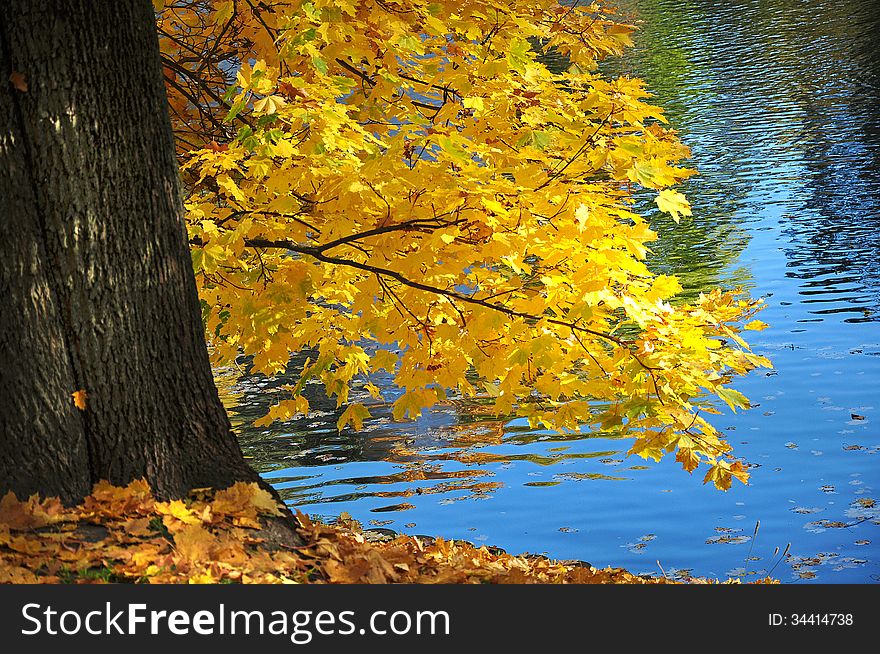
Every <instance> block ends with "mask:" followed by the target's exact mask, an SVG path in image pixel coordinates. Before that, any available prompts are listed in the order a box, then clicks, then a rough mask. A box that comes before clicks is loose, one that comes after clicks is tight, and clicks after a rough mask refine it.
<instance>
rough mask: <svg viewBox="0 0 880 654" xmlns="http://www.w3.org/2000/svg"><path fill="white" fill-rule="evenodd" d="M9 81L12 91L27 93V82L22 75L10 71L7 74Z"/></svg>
mask: <svg viewBox="0 0 880 654" xmlns="http://www.w3.org/2000/svg"><path fill="white" fill-rule="evenodd" d="M9 81H10V83H11V84H12V87H13V88H14V89H16V90H18V91H21V92H22V93H27V91H28V85H27V80H26V79H25V78H24V75H22V74H21V73H19V72H18V71H12V72H11V73H10V74H9Z"/></svg>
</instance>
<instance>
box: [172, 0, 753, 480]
mask: <svg viewBox="0 0 880 654" xmlns="http://www.w3.org/2000/svg"><path fill="white" fill-rule="evenodd" d="M632 29H633V28H632V27H631V26H629V25H625V24H622V23H621V22H620V21H619V20H618V19H616V18H615V17H614V16H613V15H612V14H610V13H608V12H606V11H605V10H604V9H603V8H602V7H601V6H599V5H597V4H590V5H579V4H574V5H571V6H568V5H567V6H562V5H560V4H558V3H557V2H555V1H549V0H541V1H539V2H525V1H514V2H505V3H498V2H496V1H494V0H473V1H471V0H469V1H467V2H464V1H463V0H441V1H437V2H427V1H425V0H399V1H396V2H394V3H391V4H387V3H378V2H373V1H368V0H349V1H347V2H343V3H340V2H330V1H329V0H328V1H326V2H325V1H323V0H312V1H310V2H301V1H299V0H272V1H269V2H263V3H259V4H255V3H230V2H208V3H204V2H192V3H187V2H178V3H174V6H173V9H171V8H166V9H163V10H162V12H161V13H160V14H159V30H160V36H161V37H162V38H161V43H162V50H163V56H164V58H165V62H166V68H165V72H166V80H167V81H168V89H169V94H170V102H171V110H172V118H173V121H174V125H175V129H176V131H177V134H178V137H179V139H178V144H179V151H180V153H181V160H182V162H183V164H184V165H183V171H184V175H185V181H186V183H187V189H188V201H187V209H188V219H187V223H188V229H189V236H190V243H191V244H192V248H193V250H192V253H193V265H194V269H195V272H196V276H197V280H198V285H199V293H200V295H201V298H202V300H203V306H204V320H205V326H206V332H207V335H208V338H209V340H210V344H211V351H212V355H213V357H214V362H215V363H216V364H217V365H218V366H224V365H228V364H231V363H233V362H235V361H236V359H237V358H238V357H239V356H241V355H247V356H250V357H252V362H253V369H254V371H256V372H259V373H263V374H265V375H269V376H272V375H276V374H278V373H280V372H282V371H284V370H285V369H286V368H287V366H288V363H289V361H290V357H291V354H292V353H295V352H300V351H304V350H307V351H309V352H314V353H315V354H314V355H312V356H311V357H310V359H309V361H308V362H307V363H306V365H305V366H303V368H302V370H301V371H300V378H299V380H298V382H297V383H295V384H294V385H293V386H292V387H291V389H290V393H291V394H290V399H289V400H285V401H284V402H283V403H282V404H280V405H278V406H277V407H275V408H273V409H271V410H270V411H269V414H268V415H267V417H266V418H265V419H264V420H262V421H260V424H264V425H265V424H268V423H269V422H271V421H273V420H286V419H288V418H290V417H292V416H293V415H296V414H298V413H304V412H307V411H308V403H307V402H305V400H304V399H303V398H302V394H301V393H302V390H303V388H304V386H305V384H306V383H307V382H309V381H312V380H318V381H320V382H321V383H322V384H323V386H324V388H325V389H326V392H327V394H328V395H330V396H332V397H335V398H336V401H337V403H338V405H339V406H340V407H343V406H345V405H346V404H348V395H349V390H350V388H351V383H352V381H353V380H356V379H363V378H365V377H366V376H367V375H369V374H370V373H372V372H375V371H376V370H379V369H384V370H387V371H389V372H390V373H392V375H393V380H394V383H395V384H396V385H397V386H398V387H400V388H401V389H402V391H403V394H402V395H401V396H400V397H399V399H397V400H396V401H395V403H394V415H395V417H396V418H403V417H405V416H409V417H415V416H417V415H419V413H420V412H421V411H422V410H423V409H425V408H427V407H429V406H431V405H432V404H434V403H436V402H438V401H442V400H443V399H444V398H445V397H447V396H448V395H449V394H452V395H455V396H457V397H461V398H474V397H491V398H493V401H494V402H495V408H496V411H497V413H498V414H499V415H508V414H517V415H520V416H524V417H526V418H527V419H528V420H529V422H530V423H531V424H532V425H534V426H541V427H545V428H550V429H563V430H564V429H579V428H580V426H582V425H591V426H594V427H597V428H601V429H604V430H607V431H610V432H612V433H614V434H616V435H620V436H630V437H632V438H633V439H634V445H633V447H632V450H631V451H632V452H633V453H637V454H639V455H641V456H646V457H651V458H655V459H656V458H659V457H660V456H662V455H663V454H664V453H667V452H672V451H674V450H676V449H677V448H679V447H680V443H681V442H682V440H683V439H684V438H685V437H686V438H687V442H688V443H689V445H688V446H687V447H686V448H685V450H686V451H685V452H684V453H681V454H680V456H679V460H680V461H681V462H682V464H683V466H684V467H685V469H687V470H693V469H694V468H695V467H696V466H697V465H698V463H700V462H702V461H705V462H706V463H708V465H709V466H710V471H713V475H714V476H713V475H710V476H709V477H707V479H710V480H713V481H715V483H716V486H718V487H719V488H723V487H725V486H726V479H727V477H726V476H725V475H724V474H722V471H721V470H722V469H721V468H719V467H717V464H718V463H719V462H729V454H728V452H729V446H728V445H727V444H726V443H725V442H724V441H723V440H721V438H720V435H719V434H718V432H717V431H716V430H715V429H714V427H713V426H712V425H711V424H710V423H709V422H708V421H706V420H705V418H704V417H703V416H704V415H706V414H708V413H711V412H713V411H714V410H715V409H714V408H713V407H714V404H713V400H712V398H717V399H720V400H722V401H724V402H726V403H727V404H729V405H730V406H731V407H732V408H733V407H746V406H747V401H746V400H745V398H742V397H741V396H740V395H739V394H738V393H737V392H736V391H733V390H731V389H729V388H728V384H729V383H730V382H731V381H732V380H733V379H734V378H735V377H736V376H737V375H741V374H744V373H745V372H747V371H749V370H751V369H753V368H755V367H758V366H767V365H769V362H768V361H767V360H766V359H764V358H763V357H760V356H757V355H755V354H753V353H752V352H751V351H750V349H749V347H748V345H747V344H746V342H745V341H744V340H743V339H742V338H741V337H740V336H739V332H740V331H741V330H742V325H743V323H744V322H745V321H747V320H749V319H750V318H751V317H752V316H753V315H754V313H755V312H756V311H757V310H758V309H759V308H760V303H759V302H754V301H751V300H749V299H747V298H744V297H743V296H742V295H741V294H738V293H721V292H718V291H714V292H707V293H706V294H705V295H704V296H702V297H701V298H700V299H699V301H697V302H694V303H690V304H685V303H681V302H680V301H678V300H677V299H676V298H675V294H676V293H677V292H678V291H679V290H680V286H679V285H678V283H677V281H676V280H675V279H674V278H671V277H667V276H663V275H659V276H658V275H655V274H654V273H652V271H651V270H650V269H649V267H648V266H647V265H646V258H647V257H648V255H649V254H650V250H649V246H650V243H651V242H652V241H653V240H654V239H655V238H656V234H655V233H654V231H652V229H651V228H650V226H649V225H648V223H647V222H646V221H645V219H644V218H643V217H642V216H640V215H638V214H637V213H635V212H634V211H633V201H632V197H633V196H632V193H633V190H634V189H635V188H638V187H642V188H646V189H652V190H653V191H655V192H656V193H657V195H656V203H657V206H658V208H659V209H660V210H661V211H664V212H667V213H669V214H670V215H671V216H672V217H673V218H674V219H675V220H676V221H678V220H679V219H680V217H681V216H688V215H690V214H691V209H690V205H689V204H688V202H687V199H686V198H685V197H684V195H683V194H681V193H680V192H678V191H675V190H673V189H672V188H670V187H672V186H674V185H676V184H677V183H679V182H680V181H682V180H684V179H686V178H687V177H689V176H690V175H692V174H693V173H694V171H693V170H691V169H689V168H687V167H685V166H683V165H682V162H683V161H684V160H685V159H686V158H687V156H688V154H689V153H688V150H687V148H686V147H685V146H684V145H682V143H681V142H680V141H679V140H678V137H677V135H676V133H675V132H674V131H673V130H670V129H669V128H667V127H666V126H665V125H664V124H665V119H664V118H663V113H662V111H661V110H660V109H659V108H658V107H655V106H653V105H651V104H649V103H648V102H647V100H648V98H649V93H648V91H647V90H646V89H645V86H644V84H643V83H642V82H641V80H638V79H635V78H631V77H620V78H616V79H609V78H607V77H605V76H603V75H601V74H600V73H599V72H597V66H596V64H597V62H598V61H599V60H600V59H602V58H603V57H606V56H609V55H617V54H620V53H621V52H622V49H623V48H624V47H625V46H626V45H628V44H629V43H630V39H629V34H630V32H631V31H632ZM535 44H541V48H542V49H543V50H545V51H546V50H550V49H553V50H555V51H556V52H557V53H558V54H559V55H560V56H561V57H563V58H564V59H565V60H566V62H567V64H566V66H563V67H561V68H562V69H561V70H560V69H553V70H551V69H550V68H548V67H547V66H546V65H545V64H543V63H542V62H541V60H540V59H539V58H538V52H537V50H536V46H535ZM194 52H195V53H201V55H199V56H196V57H193V56H192V53H194ZM200 57H201V58H200ZM233 61H235V62H242V63H241V64H240V66H238V67H237V69H234V70H233V69H231V68H230V65H229V62H233ZM748 327H749V328H751V329H755V328H758V327H759V322H758V321H752V322H750V323H749V324H748ZM374 395H375V396H378V392H375V393H374ZM369 415H370V414H369V409H368V407H367V406H361V405H359V404H351V405H350V406H348V407H347V408H345V409H344V412H343V413H342V414H341V416H340V417H339V420H338V426H339V428H340V429H342V428H344V427H346V426H347V425H353V426H354V427H355V428H356V429H360V428H361V426H362V423H363V421H364V420H368V419H369ZM735 476H736V477H738V478H741V479H744V478H745V474H744V473H743V474H742V475H735Z"/></svg>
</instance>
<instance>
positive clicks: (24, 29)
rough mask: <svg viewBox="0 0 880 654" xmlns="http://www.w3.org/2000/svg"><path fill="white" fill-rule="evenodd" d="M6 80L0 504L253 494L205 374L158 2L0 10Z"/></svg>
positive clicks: (41, 0) (26, 4) (0, 145)
mask: <svg viewBox="0 0 880 654" xmlns="http://www.w3.org/2000/svg"><path fill="white" fill-rule="evenodd" d="M0 75H2V80H0V83H2V90H0V438H2V440H0V493H2V492H5V491H6V490H7V489H11V490H13V491H15V492H16V493H17V494H18V495H19V496H20V497H21V496H27V495H29V494H31V493H35V492H39V493H41V494H43V495H58V496H60V497H61V498H62V499H63V500H64V501H66V502H74V501H76V500H78V499H80V498H82V497H83V496H84V495H85V494H87V493H88V492H89V491H90V489H91V486H92V484H93V483H94V482H96V481H98V480H100V479H109V480H110V481H112V482H114V483H124V482H128V481H129V480H131V479H136V478H140V477H145V478H146V479H147V480H148V481H149V482H150V484H151V485H152V486H153V489H154V490H155V491H156V492H157V494H159V495H160V496H164V497H168V496H179V495H182V494H184V493H186V492H187V491H188V490H190V489H191V488H196V487H209V486H212V487H225V486H227V485H229V484H230V483H232V482H234V481H236V480H242V479H244V480H256V479H257V478H258V477H257V475H256V473H254V472H253V471H252V470H251V469H250V468H249V467H248V466H247V464H246V463H245V461H244V459H243V458H242V455H241V451H240V449H239V447H238V443H237V441H236V439H235V436H234V435H233V434H232V432H231V429H230V426H229V422H228V419H227V416H226V413H225V411H224V409H223V406H222V405H221V403H220V401H219V399H218V396H217V390H216V388H215V386H214V382H213V378H212V374H211V369H210V365H209V362H208V355H207V350H206V348H205V340H204V333H203V328H202V324H201V319H200V312H199V303H198V302H199V301H198V297H197V294H196V287H195V279H194V277H193V272H192V267H191V263H190V255H189V250H188V246H187V242H186V234H185V227H184V223H183V214H182V211H183V210H182V204H181V199H180V190H179V182H178V170H177V163H176V161H175V157H174V144H173V141H172V135H171V128H170V124H169V120H168V115H167V104H166V97H165V90H164V86H163V83H162V77H161V71H160V65H159V52H158V43H157V38H156V33H155V25H154V22H153V13H152V6H151V3H150V2H149V0H140V1H138V2H94V1H90V0H4V2H3V3H0ZM10 76H12V81H10ZM22 81H24V82H25V83H26V85H27V89H26V90H24V87H23V85H22ZM16 86H18V87H20V88H16ZM80 389H84V390H85V391H86V392H87V394H88V400H87V407H86V409H85V410H84V411H80V410H79V409H77V408H76V407H75V405H74V402H73V399H72V395H71V394H72V393H73V392H74V391H77V390H80Z"/></svg>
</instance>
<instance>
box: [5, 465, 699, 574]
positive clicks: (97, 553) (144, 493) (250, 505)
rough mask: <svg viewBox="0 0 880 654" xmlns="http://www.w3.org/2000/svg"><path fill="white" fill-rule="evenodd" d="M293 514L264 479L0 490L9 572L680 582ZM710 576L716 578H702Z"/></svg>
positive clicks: (104, 483)
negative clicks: (62, 495)
mask: <svg viewBox="0 0 880 654" xmlns="http://www.w3.org/2000/svg"><path fill="white" fill-rule="evenodd" d="M292 526H293V529H291V528H290V527H291V518H290V517H289V516H286V515H285V514H284V512H283V511H282V510H281V509H280V507H279V506H278V504H277V503H276V501H275V499H274V498H273V497H272V495H271V494H270V493H269V492H268V491H266V490H264V489H262V488H260V487H259V486H257V485H256V484H247V483H238V484H235V485H234V486H232V487H230V488H228V489H225V490H221V491H216V492H214V491H209V490H205V491H195V492H194V493H193V495H192V496H191V497H190V498H188V499H187V500H173V501H168V502H161V501H158V500H156V499H155V498H154V497H153V494H152V493H151V491H150V488H149V486H148V485H147V484H146V483H145V482H143V481H134V482H132V483H130V484H129V485H128V486H125V487H117V486H112V485H110V484H109V483H106V482H102V483H99V484H97V485H96V486H95V487H94V490H93V492H92V494H91V495H90V496H89V497H87V498H86V499H85V500H84V502H83V503H82V504H80V505H79V506H76V507H65V506H63V505H62V504H61V502H60V501H58V500H57V499H55V498H49V499H40V498H39V497H37V496H33V497H31V498H29V499H27V500H19V499H18V498H16V496H15V495H13V494H12V493H8V494H7V495H6V496H5V497H3V498H2V500H0V582H3V583H101V582H129V583H610V584H624V583H626V584H629V583H634V584H661V583H675V582H672V581H671V580H668V579H666V578H664V577H646V576H639V575H634V574H631V573H629V572H627V571H626V570H623V569H620V568H606V569H601V570H600V569H596V568H593V567H591V566H589V565H586V564H566V563H562V562H556V561H552V560H550V559H547V558H545V557H540V556H512V555H510V554H507V553H505V552H502V551H500V550H495V549H490V548H487V547H479V548H478V547H475V546H474V545H472V544H470V543H465V542H461V541H450V540H444V539H442V538H430V539H426V538H418V537H411V536H397V537H394V538H390V539H387V540H385V541H383V542H372V541H370V540H369V539H368V538H367V537H366V536H365V534H363V533H360V532H359V531H358V529H357V526H356V525H353V524H351V523H347V524H344V525H327V524H323V523H319V522H315V521H313V520H311V519H310V518H309V517H308V516H306V515H304V514H302V513H299V512H297V514H296V516H295V518H294V519H293V524H292ZM694 581H695V582H698V583H705V582H706V581H707V580H694Z"/></svg>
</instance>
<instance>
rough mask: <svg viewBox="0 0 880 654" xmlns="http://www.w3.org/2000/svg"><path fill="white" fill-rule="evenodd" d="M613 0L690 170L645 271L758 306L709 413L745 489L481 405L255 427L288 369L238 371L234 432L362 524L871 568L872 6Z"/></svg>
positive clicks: (879, 67) (554, 551) (313, 503)
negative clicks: (758, 357)
mask: <svg viewBox="0 0 880 654" xmlns="http://www.w3.org/2000/svg"><path fill="white" fill-rule="evenodd" d="M620 6H621V7H622V11H624V12H625V13H626V15H628V16H629V17H630V18H631V19H632V20H633V21H635V22H636V23H637V24H638V26H639V30H638V32H637V34H636V35H635V41H636V47H635V48H634V49H633V50H632V51H631V52H630V53H628V55H627V56H626V57H625V58H624V59H622V60H618V61H610V62H607V63H606V64H604V67H605V69H606V70H607V71H608V72H612V73H615V74H632V75H635V76H639V77H642V78H644V79H646V80H647V81H648V83H649V86H650V88H651V89H652V90H653V91H654V92H655V93H656V96H657V97H656V103H657V104H659V105H660V106H662V107H664V108H665V109H666V111H667V116H668V118H669V120H670V122H671V124H672V125H673V126H674V127H675V128H676V129H678V130H680V132H681V135H682V138H683V140H684V141H685V142H686V143H687V144H688V145H689V146H690V147H691V148H692V151H693V160H692V165H693V166H695V167H696V168H698V169H699V170H700V173H701V174H700V176H699V177H697V178H694V179H692V180H691V181H690V182H689V183H688V184H687V186H686V189H685V191H686V192H687V194H688V196H689V198H690V200H691V203H692V205H693V209H694V216H693V218H692V219H690V220H687V221H683V222H682V224H681V225H675V224H672V223H670V222H668V221H665V220H664V219H663V218H662V217H660V216H654V218H653V221H652V224H653V226H654V227H655V229H657V230H658V231H659V232H660V233H661V241H660V242H659V244H655V245H656V247H655V254H654V257H653V259H652V265H653V267H654V268H655V269H656V270H658V271H663V272H673V273H675V274H677V275H679V276H680V277H681V279H682V280H683V283H684V284H685V287H686V291H687V292H690V293H698V292H699V291H700V290H708V289H709V288H711V287H713V286H723V287H735V286H744V287H745V288H747V289H749V290H750V291H751V293H752V294H753V295H755V296H764V297H766V299H767V304H768V308H767V309H766V310H765V311H764V312H763V314H762V315H761V316H760V317H761V319H762V320H764V321H765V322H768V323H770V325H771V327H770V328H769V329H767V330H765V331H763V332H759V333H750V335H751V338H750V341H751V342H752V344H753V346H754V349H755V350H756V351H757V352H759V353H762V354H765V355H767V356H769V357H770V358H771V359H772V360H773V362H774V364H775V369H774V370H772V371H766V370H763V371H758V372H756V373H754V374H752V375H750V376H749V377H747V378H745V379H743V380H740V381H739V382H737V384H736V387H737V388H738V389H739V390H741V391H743V392H744V393H745V394H746V395H747V396H749V397H750V398H751V399H752V401H753V403H754V404H755V405H756V406H755V408H753V409H752V410H750V411H745V412H739V413H737V414H736V415H734V414H731V413H725V414H723V415H720V416H716V417H715V418H716V420H715V424H716V426H718V427H720V428H721V429H723V430H725V431H726V433H727V435H728V438H729V439H730V441H731V443H732V444H733V445H734V447H735V452H736V454H737V455H739V456H741V457H743V458H744V459H746V460H747V461H749V462H750V463H751V464H752V465H753V467H752V468H751V473H752V479H751V483H750V485H749V486H743V485H742V484H738V485H736V486H734V488H733V489H732V490H731V491H729V492H726V493H724V492H719V491H717V490H715V489H714V488H712V487H711V486H703V485H702V483H701V477H698V476H696V475H695V476H690V475H688V474H687V473H685V472H683V471H682V470H681V469H680V467H679V466H678V465H677V464H676V463H675V462H674V461H672V460H669V461H663V462H661V463H659V464H654V463H650V462H649V463H646V462H644V461H642V460H641V459H638V458H636V457H625V452H626V450H627V448H628V445H629V444H628V442H626V441H616V440H610V439H606V438H602V437H596V436H591V435H588V434H579V435H576V436H571V435H569V436H559V435H557V434H553V433H547V432H544V431H533V430H529V429H528V428H527V427H526V426H524V425H523V424H520V423H518V422H516V421H514V422H507V423H505V422H502V421H498V420H494V419H493V418H492V417H491V416H489V415H486V414H485V413H484V412H483V411H482V410H481V409H480V407H475V406H464V405H450V406H445V407H440V408H438V409H437V410H435V411H432V412H430V413H429V414H426V415H425V416H424V417H422V418H421V419H419V420H418V421H416V422H408V423H394V422H392V421H391V419H390V416H389V414H388V412H383V411H382V410H381V409H379V410H373V414H374V415H378V416H379V418H378V419H377V420H375V421H373V422H372V423H371V424H370V425H368V426H365V429H364V430H363V431H362V432H360V433H355V432H352V431H348V430H346V431H344V432H343V433H342V434H337V433H336V428H335V422H336V416H337V415H338V414H337V413H336V411H335V408H334V407H333V406H331V405H328V404H327V403H326V401H325V402H324V403H321V402H320V400H319V399H318V395H317V393H314V394H312V395H311V397H312V398H313V399H312V402H313V406H317V407H318V410H317V411H316V412H314V413H313V414H312V415H310V416H309V417H308V418H305V419H301V420H294V421H291V422H289V423H286V424H283V425H279V424H277V423H276V424H275V425H274V426H273V427H272V428H270V429H265V428H254V427H253V426H252V421H253V420H254V418H255V417H256V416H258V415H261V413H262V412H264V411H265V409H266V408H267V406H268V405H269V404H271V403H272V402H273V401H274V399H275V393H274V391H273V389H274V387H275V386H277V384H278V383H281V382H283V381H284V380H280V381H275V382H269V381H266V380H261V379H258V378H247V379H245V380H244V381H242V382H240V383H239V384H238V385H237V391H238V396H237V397H238V399H237V401H236V404H235V406H234V407H233V422H234V425H235V427H236V429H237V431H238V433H239V434H240V437H241V440H242V444H243V447H244V449H245V451H246V453H247V454H248V456H250V457H251V458H252V461H253V463H254V465H255V466H256V467H257V468H258V469H259V470H260V471H261V472H263V473H264V474H265V476H266V477H267V478H268V479H269V480H270V481H271V482H272V483H273V484H275V485H276V486H277V487H278V488H279V489H280V490H281V492H282V493H283V495H284V496H285V498H286V499H287V500H288V501H289V502H290V503H291V504H292V505H295V506H296V507H298V508H300V509H301V510H303V511H304V512H307V513H310V514H314V515H319V516H322V517H324V518H327V519H332V518H333V517H334V516H337V515H339V514H340V512H343V511H345V512H348V513H349V514H350V515H351V516H353V517H354V518H355V519H357V520H359V521H360V522H362V523H363V525H364V527H381V528H385V529H392V530H394V531H398V532H405V533H410V534H431V535H442V536H444V537H448V538H460V539H465V540H469V541H471V542H475V543H483V544H487V545H495V546H499V547H503V548H505V549H506V550H508V551H510V552H516V553H520V552H533V553H546V554H548V555H550V556H552V557H554V558H559V559H578V560H583V561H589V562H590V563H592V564H593V565H597V566H605V565H615V566H624V567H627V568H629V569H631V570H633V571H635V572H648V573H653V574H666V575H669V576H680V577H685V576H687V575H700V576H704V575H708V576H712V577H728V576H733V577H740V578H742V579H744V580H748V579H753V578H755V576H756V575H764V574H767V573H768V572H772V574H773V576H775V577H777V578H779V579H781V580H782V581H785V582H799V583H806V582H825V583H832V582H833V583H842V582H854V583H874V582H877V581H880V504H877V503H875V500H877V501H880V429H878V426H880V173H878V171H880V54H878V53H880V48H878V46H877V39H878V37H880V3H877V2H876V1H875V0H863V1H859V0H851V1H846V0H844V1H842V2H825V1H824V0H810V1H772V0H735V1H731V2H725V3H717V2H695V1H686V0H674V1H673V0H655V1H650V2H649V1H642V0H627V1H626V2H622V3H620ZM646 210H647V211H650V208H649V207H648V205H646ZM375 381H377V383H380V384H381V383H382V382H383V381H384V383H385V384H386V385H387V383H388V380H387V379H385V380H383V379H379V380H375ZM355 395H357V393H355ZM391 395H392V397H393V393H392V394H391ZM322 407H323V408H322Z"/></svg>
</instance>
